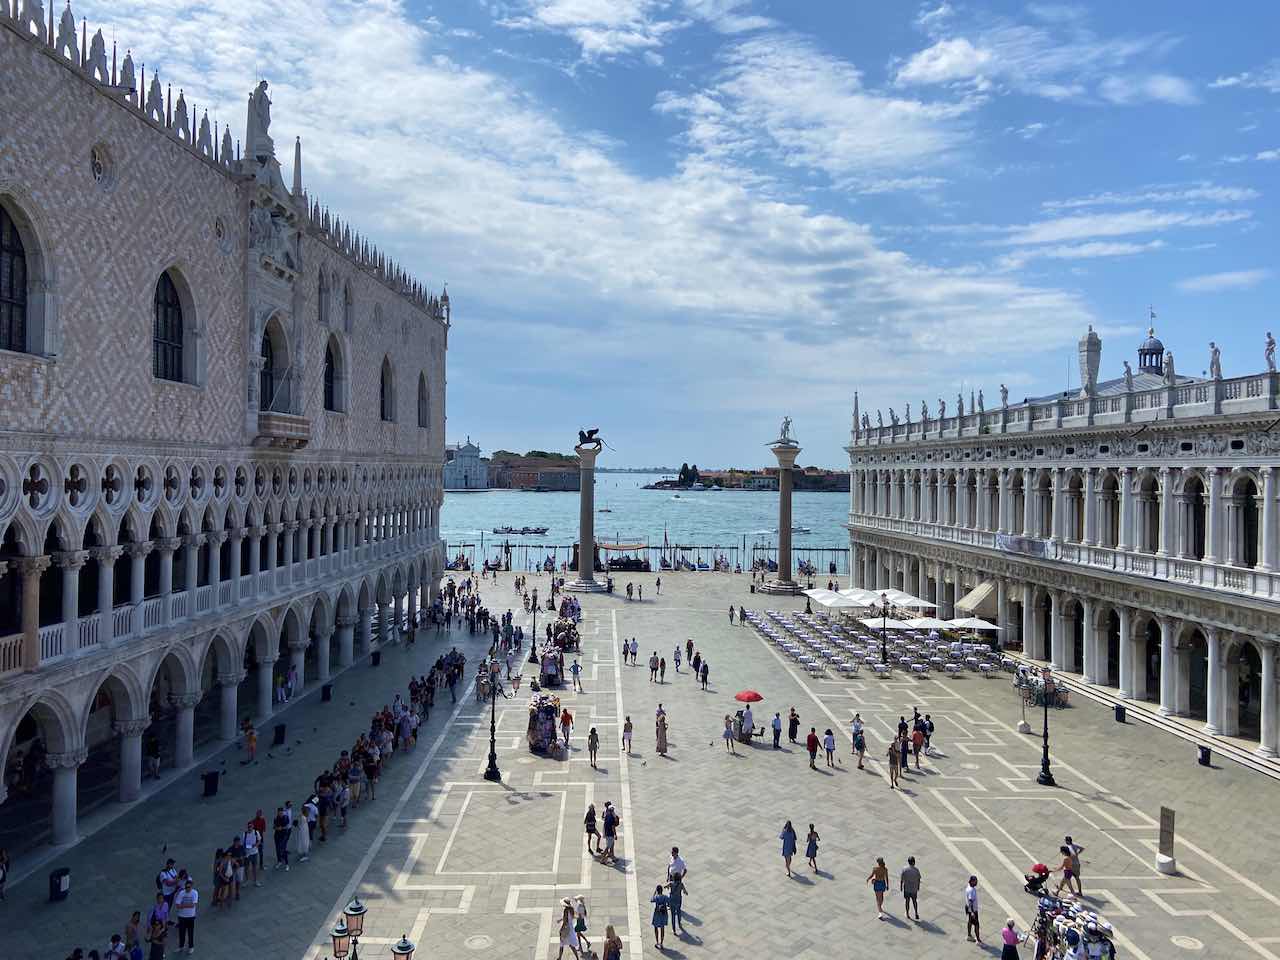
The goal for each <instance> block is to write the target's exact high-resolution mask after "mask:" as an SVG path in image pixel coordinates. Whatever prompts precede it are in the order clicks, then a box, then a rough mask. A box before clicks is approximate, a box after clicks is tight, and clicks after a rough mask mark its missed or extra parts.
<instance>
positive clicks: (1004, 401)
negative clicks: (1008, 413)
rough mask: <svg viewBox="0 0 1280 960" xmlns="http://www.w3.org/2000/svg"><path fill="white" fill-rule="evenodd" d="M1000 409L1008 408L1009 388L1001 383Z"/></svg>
mask: <svg viewBox="0 0 1280 960" xmlns="http://www.w3.org/2000/svg"><path fill="white" fill-rule="evenodd" d="M1000 409H1002V410H1008V409H1009V388H1008V387H1006V386H1005V385H1004V384H1003V383H1002V384H1000Z"/></svg>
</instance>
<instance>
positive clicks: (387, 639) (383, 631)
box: [378, 603, 391, 647]
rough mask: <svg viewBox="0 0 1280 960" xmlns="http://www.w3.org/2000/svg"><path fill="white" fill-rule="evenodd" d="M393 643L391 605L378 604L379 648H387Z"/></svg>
mask: <svg viewBox="0 0 1280 960" xmlns="http://www.w3.org/2000/svg"><path fill="white" fill-rule="evenodd" d="M390 643H391V604H390V603H380V604H378V646H380V647H385V646H388V645H389V644H390Z"/></svg>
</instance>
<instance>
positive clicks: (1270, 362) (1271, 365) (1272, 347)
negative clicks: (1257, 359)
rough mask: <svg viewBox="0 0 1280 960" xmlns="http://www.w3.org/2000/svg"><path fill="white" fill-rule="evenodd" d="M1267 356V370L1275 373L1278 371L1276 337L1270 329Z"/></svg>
mask: <svg viewBox="0 0 1280 960" xmlns="http://www.w3.org/2000/svg"><path fill="white" fill-rule="evenodd" d="M1266 358H1267V372H1268V373H1275V372H1276V338H1275V337H1273V336H1272V335H1271V331H1270V330H1268V331H1267V349H1266Z"/></svg>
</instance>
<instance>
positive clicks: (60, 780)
mask: <svg viewBox="0 0 1280 960" xmlns="http://www.w3.org/2000/svg"><path fill="white" fill-rule="evenodd" d="M88 757H89V751H88V750H86V749H85V748H84V747H79V748H77V749H75V750H68V751H66V752H65V753H50V754H48V755H47V756H45V758H44V762H45V764H46V765H47V766H48V767H49V769H50V770H52V771H53V817H52V820H53V843H54V845H55V846H60V847H61V846H66V845H67V844H71V843H75V842H76V840H78V839H79V837H78V836H77V834H76V779H77V774H78V772H79V770H80V764H82V763H84V762H85V760H87V759H88Z"/></svg>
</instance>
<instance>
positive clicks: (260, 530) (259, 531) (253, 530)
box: [245, 526, 267, 537]
mask: <svg viewBox="0 0 1280 960" xmlns="http://www.w3.org/2000/svg"><path fill="white" fill-rule="evenodd" d="M245 532H246V533H248V534H249V535H250V536H253V537H263V536H265V535H266V533H267V528H266V527H265V526H258V527H246V528H245Z"/></svg>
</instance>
